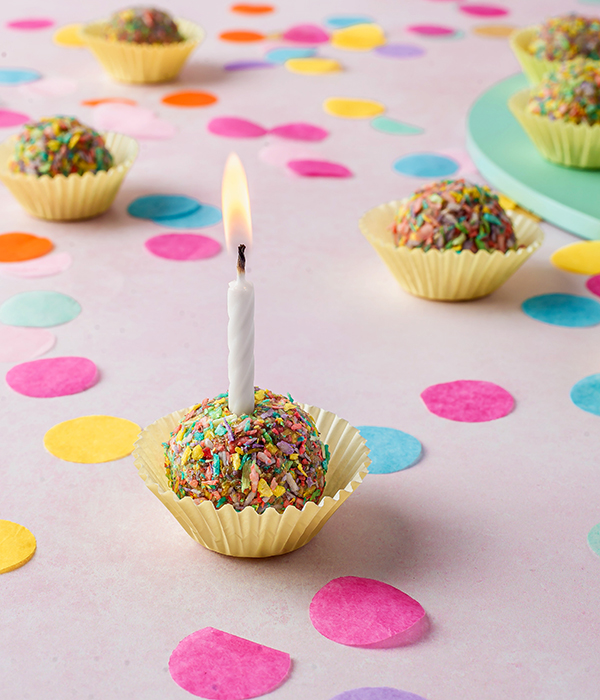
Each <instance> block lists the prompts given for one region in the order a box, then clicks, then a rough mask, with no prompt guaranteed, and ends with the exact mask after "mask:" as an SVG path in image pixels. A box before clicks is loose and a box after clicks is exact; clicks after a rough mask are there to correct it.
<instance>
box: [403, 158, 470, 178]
mask: <svg viewBox="0 0 600 700" xmlns="http://www.w3.org/2000/svg"><path fill="white" fill-rule="evenodd" d="M392 167H393V169H394V170H395V171H396V172H397V173H400V174H401V175H409V176H410V177H426V178H438V177H448V176H449V175H453V174H454V173H455V172H456V171H457V170H458V169H459V165H458V163H457V162H456V161H455V160H454V159H453V158H448V156H440V155H438V154H437V153H411V154H410V155H408V156H403V157H402V158H399V159H398V160H397V161H395V162H394V164H393V165H392Z"/></svg>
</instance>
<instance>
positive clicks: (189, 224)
mask: <svg viewBox="0 0 600 700" xmlns="http://www.w3.org/2000/svg"><path fill="white" fill-rule="evenodd" d="M222 218H223V217H222V215H221V210H220V209H218V208H217V207H213V206H211V205H210V204H201V205H200V206H199V208H198V209H197V210H196V211H194V212H192V213H191V214H188V215H187V216H178V217H176V218H169V219H157V218H154V219H153V221H154V222H155V223H157V224H162V225H163V226H169V228H204V227H205V226H214V225H215V224H218V223H219V222H220V221H221V220H222Z"/></svg>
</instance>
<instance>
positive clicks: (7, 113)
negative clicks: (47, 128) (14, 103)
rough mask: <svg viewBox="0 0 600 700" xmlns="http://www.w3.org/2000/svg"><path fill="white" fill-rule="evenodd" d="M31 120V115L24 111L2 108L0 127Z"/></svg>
mask: <svg viewBox="0 0 600 700" xmlns="http://www.w3.org/2000/svg"><path fill="white" fill-rule="evenodd" d="M28 121H31V117H30V116H29V115H27V114H23V112H12V111H11V110H10V109H0V127H8V126H20V125H21V124H25V123H26V122H28Z"/></svg>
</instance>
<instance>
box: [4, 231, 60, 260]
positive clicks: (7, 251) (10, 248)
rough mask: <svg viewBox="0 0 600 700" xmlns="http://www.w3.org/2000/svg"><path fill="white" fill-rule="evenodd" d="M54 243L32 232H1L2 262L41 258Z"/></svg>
mask: <svg viewBox="0 0 600 700" xmlns="http://www.w3.org/2000/svg"><path fill="white" fill-rule="evenodd" d="M52 248H54V244H53V243H52V241H51V240H49V239H48V238H42V237H41V236H34V235H33V234H32V233H0V262H20V261H22V260H33V259H34V258H41V257H42V255H46V253H49V252H50V251H51V250H52Z"/></svg>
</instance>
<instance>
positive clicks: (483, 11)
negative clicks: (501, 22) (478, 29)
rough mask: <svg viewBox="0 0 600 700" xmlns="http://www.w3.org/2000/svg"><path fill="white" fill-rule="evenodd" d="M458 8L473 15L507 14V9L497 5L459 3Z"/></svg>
mask: <svg viewBox="0 0 600 700" xmlns="http://www.w3.org/2000/svg"><path fill="white" fill-rule="evenodd" d="M458 9H459V10H460V11H461V12H464V13H465V14H466V15H472V16H473V17H504V16H505V15H507V14H508V10H507V9H505V8H504V7H499V6H498V5H460V6H459V8H458Z"/></svg>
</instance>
